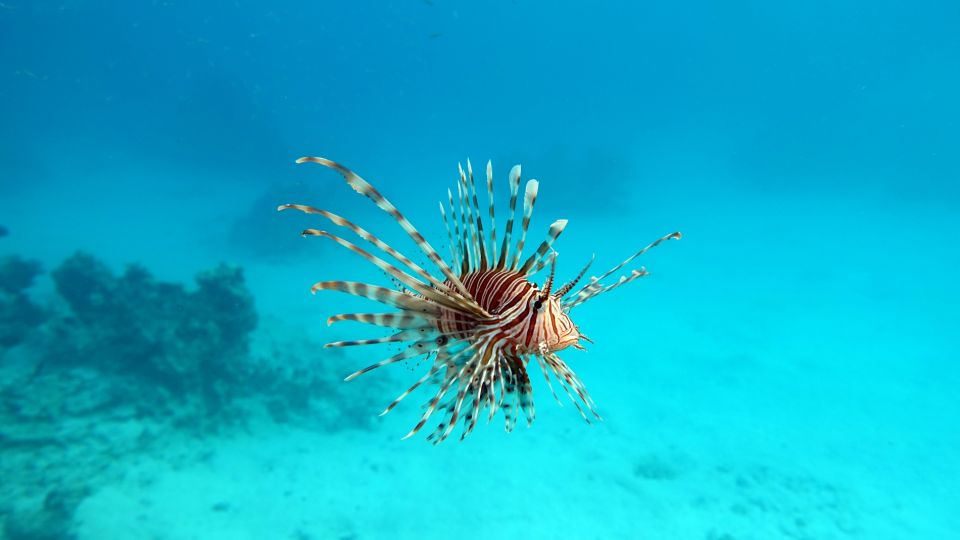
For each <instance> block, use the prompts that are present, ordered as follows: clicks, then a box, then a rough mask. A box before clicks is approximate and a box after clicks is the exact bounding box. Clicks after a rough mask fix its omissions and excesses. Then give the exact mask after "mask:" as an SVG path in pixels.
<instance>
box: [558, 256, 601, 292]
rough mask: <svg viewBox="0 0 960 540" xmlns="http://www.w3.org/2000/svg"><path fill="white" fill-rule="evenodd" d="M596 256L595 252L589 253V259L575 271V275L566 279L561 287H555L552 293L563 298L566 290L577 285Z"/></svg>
mask: <svg viewBox="0 0 960 540" xmlns="http://www.w3.org/2000/svg"><path fill="white" fill-rule="evenodd" d="M596 257H597V256H596V254H594V255H591V256H590V260H589V261H587V264H585V265H584V267H583V268H581V269H580V271H579V272H577V275H576V276H574V278H573V279H571V280H570V281H568V282H567V283H566V284H564V286H563V287H560V288H559V289H557V292H555V293H554V294H553V295H554V296H556V297H557V298H563V297H564V296H566V295H567V293H568V292H570V291H571V290H572V289H573V288H574V287H576V286H577V283H579V282H580V280H581V279H582V278H583V276H584V274H586V273H587V270H589V269H590V265H592V264H593V260H594V259H595V258H596Z"/></svg>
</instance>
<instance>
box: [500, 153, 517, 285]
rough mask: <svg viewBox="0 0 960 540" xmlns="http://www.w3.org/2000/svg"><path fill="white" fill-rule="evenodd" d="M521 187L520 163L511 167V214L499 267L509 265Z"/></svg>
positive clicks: (501, 250)
mask: <svg viewBox="0 0 960 540" xmlns="http://www.w3.org/2000/svg"><path fill="white" fill-rule="evenodd" d="M519 189H520V165H514V166H513V168H512V169H510V215H509V216H508V217H507V229H506V231H505V232H504V237H503V244H502V245H501V247H500V260H499V261H498V262H497V268H506V267H507V258H508V257H509V251H510V235H511V233H512V232H513V218H514V215H515V214H516V213H517V192H518V190H519Z"/></svg>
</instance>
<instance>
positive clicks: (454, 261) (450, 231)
mask: <svg viewBox="0 0 960 540" xmlns="http://www.w3.org/2000/svg"><path fill="white" fill-rule="evenodd" d="M440 217H442V218H443V227H444V228H445V229H447V241H448V242H450V262H451V263H452V264H453V266H454V268H456V267H459V266H460V265H459V264H458V262H459V259H458V258H457V248H456V247H455V244H454V243H453V229H451V228H450V221H449V220H448V219H447V211H446V209H444V207H443V201H440Z"/></svg>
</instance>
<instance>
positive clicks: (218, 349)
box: [45, 253, 257, 413]
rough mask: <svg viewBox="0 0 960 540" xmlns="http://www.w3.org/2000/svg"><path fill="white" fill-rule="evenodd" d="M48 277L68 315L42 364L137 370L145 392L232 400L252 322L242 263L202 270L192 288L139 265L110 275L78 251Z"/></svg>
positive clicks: (207, 402) (54, 331)
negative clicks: (152, 273)
mask: <svg viewBox="0 0 960 540" xmlns="http://www.w3.org/2000/svg"><path fill="white" fill-rule="evenodd" d="M52 276H53V281H54V284H55V285H56V289H57V291H58V293H59V294H60V296H62V297H63V299H64V300H65V301H66V303H67V305H68V306H69V313H67V314H65V315H64V316H63V317H61V318H60V319H59V320H57V321H55V323H54V324H51V325H50V329H49V330H50V337H51V339H50V340H49V346H48V348H47V350H46V355H45V360H46V361H47V362H49V363H51V364H55V365H65V366H70V365H86V366H94V367H97V368H98V369H101V370H103V371H106V372H109V373H115V374H120V375H128V376H136V377H139V378H140V379H141V380H143V381H149V382H150V383H151V384H150V385H148V386H147V387H146V388H145V389H144V392H145V396H144V397H145V398H147V397H148V396H149V397H150V398H153V399H154V400H157V401H163V397H164V396H163V394H164V393H169V394H173V395H178V396H180V397H181V398H183V397H189V398H197V399H199V400H200V401H201V402H202V403H203V404H204V406H205V407H206V409H207V412H208V413H215V412H218V411H219V410H220V409H222V408H223V407H224V406H225V405H226V403H227V402H228V401H229V398H230V396H229V394H231V389H232V388H233V386H235V383H236V381H237V379H238V378H239V377H241V376H242V372H243V366H242V364H243V361H244V359H245V355H246V354H247V350H248V346H249V336H250V333H251V332H252V331H253V330H254V328H256V325H257V314H256V310H255V308H254V305H253V296H252V295H251V294H250V292H249V291H248V290H247V288H246V285H245V283H244V279H243V272H242V270H241V269H239V268H233V267H230V266H227V265H221V266H219V267H217V268H215V269H213V270H210V271H207V272H202V273H200V274H198V275H197V276H196V283H197V288H196V290H193V291H187V290H186V289H185V288H184V287H183V286H181V285H179V284H174V283H165V282H161V281H158V280H156V279H155V278H154V277H153V276H152V275H151V274H150V273H149V272H148V271H147V270H146V269H145V268H143V267H142V266H138V265H131V266H128V267H127V269H126V271H125V272H124V273H123V274H122V275H121V276H119V277H118V276H115V275H113V273H112V272H111V271H110V270H109V269H108V268H107V267H106V266H105V265H104V264H103V263H102V262H100V261H98V260H97V259H96V258H94V257H93V256H91V255H88V254H84V253H78V254H76V255H74V256H72V257H70V258H69V259H67V260H66V261H64V262H63V263H62V264H61V265H60V266H59V267H58V268H56V269H55V270H54V271H53V273H52ZM156 385H159V386H160V388H159V389H158V388H156V387H155V386H156ZM166 409H167V407H165V406H162V405H161V407H160V410H159V411H158V412H160V413H163V412H164V411H165V410H166Z"/></svg>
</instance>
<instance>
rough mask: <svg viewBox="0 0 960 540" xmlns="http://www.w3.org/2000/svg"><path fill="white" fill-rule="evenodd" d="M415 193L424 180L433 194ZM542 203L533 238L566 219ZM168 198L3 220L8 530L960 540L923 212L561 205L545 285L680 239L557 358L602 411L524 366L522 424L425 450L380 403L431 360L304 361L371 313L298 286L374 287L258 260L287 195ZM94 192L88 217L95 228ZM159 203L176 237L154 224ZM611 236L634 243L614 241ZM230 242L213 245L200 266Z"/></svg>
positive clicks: (332, 253) (600, 307) (764, 200)
mask: <svg viewBox="0 0 960 540" xmlns="http://www.w3.org/2000/svg"><path fill="white" fill-rule="evenodd" d="M304 174H309V175H311V181H312V180H313V179H314V178H313V177H312V175H318V176H319V177H320V178H319V179H316V180H317V182H318V183H321V184H322V183H323V182H327V183H326V184H323V185H325V186H329V187H331V189H333V188H336V189H340V188H342V190H343V191H344V192H347V193H346V194H345V195H344V196H343V198H342V199H337V200H336V204H337V205H339V207H340V208H341V209H354V210H353V211H352V213H351V214H350V215H352V216H354V217H356V218H357V220H358V221H364V222H367V221H373V222H375V223H379V227H380V229H379V230H383V229H384V228H386V229H389V228H390V227H391V226H392V225H391V224H390V223H389V221H378V220H379V219H380V217H379V216H378V215H377V214H375V213H374V211H373V210H372V206H371V205H368V204H367V201H365V200H363V198H361V197H357V196H353V194H352V193H349V190H348V189H347V188H346V187H345V186H343V185H342V184H340V182H339V180H337V179H336V178H335V177H334V176H333V175H332V174H331V173H328V172H327V171H320V170H310V171H309V172H305V173H304ZM324 174H327V175H328V176H323V175H324ZM430 185H431V187H435V186H436V187H438V189H437V191H438V192H440V191H439V186H441V185H442V184H441V183H440V182H439V180H438V181H437V182H432V183H431V184H430ZM391 186H392V187H391ZM549 186H550V183H549V181H548V180H544V182H543V184H542V197H543V199H544V201H545V202H544V203H543V205H544V206H543V209H541V214H547V215H540V216H539V220H535V224H534V228H533V229H534V230H540V229H539V228H537V227H538V226H541V225H544V224H545V223H549V220H550V219H551V218H554V217H559V216H555V215H552V214H554V213H555V212H556V207H555V206H551V203H550V202H549V200H550V196H551V190H550V187H549ZM157 189H158V190H159V191H158V192H157V193H156V194H154V195H155V196H154V197H153V200H155V201H160V202H158V204H157V205H156V208H155V209H149V208H148V209H145V210H144V211H143V212H140V213H138V214H136V216H132V215H131V216H130V220H131V221H133V223H130V226H131V227H132V228H134V229H135V230H136V231H137V233H136V235H127V234H126V233H125V232H124V231H122V230H118V231H117V234H116V235H115V236H113V237H111V236H104V235H102V234H100V235H95V234H89V232H90V231H91V230H94V229H96V227H97V226H98V225H97V224H96V223H87V222H84V221H83V220H76V221H75V223H76V224H77V225H76V227H72V228H69V229H67V230H60V231H52V230H48V229H46V228H44V227H42V222H41V218H39V217H36V216H34V215H32V214H31V213H30V212H29V211H28V210H27V209H29V208H31V207H35V205H39V204H44V205H46V207H47V208H49V209H50V211H51V212H54V213H58V212H59V213H60V215H61V216H62V217H63V219H64V220H65V221H66V222H70V218H71V217H72V216H76V215H77V210H75V209H74V207H73V200H72V197H71V196H70V194H69V193H66V194H63V196H62V198H61V199H58V200H51V199H50V198H48V197H46V196H45V194H41V193H40V192H39V191H38V192H37V193H31V192H30V191H24V192H22V193H20V194H19V199H18V200H19V203H20V204H18V206H17V208H14V209H9V208H8V209H7V210H8V211H9V213H8V214H7V216H8V217H9V218H10V222H9V224H5V225H7V226H8V228H9V231H10V235H9V236H8V237H5V238H2V239H0V242H3V243H4V244H3V246H2V250H3V253H4V254H6V255H5V258H4V259H3V260H2V264H0V276H2V278H3V280H2V284H3V286H2V288H0V289H2V290H0V325H2V327H0V386H2V387H0V400H2V401H0V406H2V408H0V426H2V427H0V442H2V450H0V451H2V459H0V476H2V478H3V487H2V491H3V497H2V502H0V504H2V506H0V523H2V527H0V538H7V539H10V540H21V539H48V538H76V539H83V540H87V539H91V540H92V539H104V538H156V539H187V538H203V539H216V538H223V539H237V538H250V539H260V538H286V539H301V540H302V539H325V538H336V539H373V538H398V539H403V538H418V539H419V538H450V537H451V534H453V533H452V532H451V531H454V532H455V536H456V537H457V538H504V537H512V536H523V537H524V538H597V539H607V538H631V539H632V538H650V539H661V538H662V539H690V540H751V539H753V540H773V539H793V540H797V539H810V540H813V539H817V540H821V539H870V540H875V539H904V538H942V539H947V538H952V535H953V534H954V533H955V532H956V531H957V530H960V518H958V517H957V516H958V515H960V514H958V513H957V512H956V508H957V499H956V490H955V488H956V479H957V478H960V462H958V459H957V456H958V455H960V454H958V452H960V439H958V437H957V433H958V431H957V429H956V428H957V418H958V415H960V406H958V400H957V399H956V388H957V386H958V383H960V377H958V371H957V368H956V365H955V360H956V357H955V353H956V348H955V347H954V346H953V345H955V343H954V339H955V337H954V336H953V335H952V333H951V332H953V331H954V330H955V328H956V326H955V325H956V323H957V315H956V313H955V312H954V310H953V308H952V307H950V306H955V305H957V303H956V302H957V300H958V299H960V295H958V288H957V285H956V284H955V283H951V282H948V281H946V280H945V272H946V269H947V268H949V267H950V264H953V263H955V262H956V254H953V253H947V252H945V251H944V250H943V249H941V248H942V245H941V244H940V240H939V237H940V236H942V235H944V234H948V233H950V234H956V233H957V232H958V231H957V229H956V223H955V219H954V217H953V216H952V214H951V212H950V210H949V208H948V207H946V206H944V205H940V204H938V203H937V202H935V201H925V202H913V203H911V204H907V203H905V202H904V201H902V200H896V197H894V196H891V195H890V194H882V193H881V194H879V195H878V196H877V197H876V198H875V199H872V200H863V199H853V198H850V199H845V198H843V196H842V194H839V195H838V194H836V193H834V194H832V197H831V198H830V199H829V200H827V199H818V196H817V194H816V193H804V194H796V195H795V196H793V197H790V198H784V197H782V196H780V195H777V196H770V197H765V196H762V195H756V194H755V195H752V196H751V197H749V198H745V197H742V196H738V197H737V198H736V200H733V199H726V200H724V201H723V204H718V200H719V199H718V193H720V191H721V188H719V187H718V188H717V191H716V192H709V191H707V192H702V193H699V194H697V193H691V194H688V195H687V196H685V197H683V198H678V197H675V196H673V195H672V194H671V193H669V191H668V190H664V191H663V192H662V193H653V194H651V193H650V192H649V190H647V191H646V193H645V194H644V195H643V196H644V197H647V200H648V204H647V205H646V206H645V208H644V212H643V218H642V219H639V220H638V219H637V218H636V217H635V216H636V214H631V213H630V212H622V213H620V215H619V216H617V215H613V214H611V215H601V214H599V213H597V212H592V213H590V212H589V211H587V210H581V211H579V212H575V213H573V215H567V216H566V217H570V218H571V225H570V229H569V233H567V235H566V236H565V237H564V238H562V239H561V241H560V242H559V243H558V245H557V247H558V250H559V251H560V252H561V253H562V257H561V259H560V261H561V270H560V271H561V273H563V272H568V273H571V274H572V273H573V272H574V271H575V270H576V268H578V267H579V265H580V263H581V261H582V260H584V259H586V258H588V257H589V256H590V254H591V253H593V252H597V253H598V257H599V259H600V260H599V261H598V265H601V266H606V265H607V264H608V263H609V264H613V263H615V262H617V261H618V260H619V259H620V258H621V257H623V256H625V255H626V254H628V253H629V252H630V251H631V250H632V249H634V248H638V247H640V245H641V244H643V243H645V242H644V241H646V240H648V239H653V238H654V237H656V236H659V235H660V234H662V233H664V232H668V231H669V230H671V229H672V228H674V227H676V228H681V229H682V230H683V231H684V233H685V235H686V236H685V238H684V240H683V241H682V242H675V243H670V245H665V246H662V247H660V248H658V249H657V250H656V251H655V252H651V253H650V255H649V257H647V260H645V261H644V264H645V265H646V266H647V268H648V269H649V270H650V271H651V272H652V273H651V275H650V276H649V277H648V278H645V279H643V280H641V281H639V282H637V283H634V284H631V285H630V286H629V288H624V289H623V290H621V291H618V293H619V294H611V295H609V296H607V297H602V298H598V299H597V300H596V301H593V302H591V303H590V304H588V305H586V306H584V307H583V308H582V309H580V308H578V309H577V310H575V312H574V315H575V320H576V321H577V323H578V324H580V326H581V329H582V330H583V331H584V332H585V333H586V334H587V335H589V336H590V337H591V338H592V339H593V340H594V341H595V342H596V344H595V345H591V346H590V347H589V349H590V350H589V352H586V353H582V352H572V353H570V354H565V355H564V356H565V357H566V358H567V359H568V362H569V363H570V364H571V366H572V367H573V368H574V369H575V370H576V371H577V372H578V373H579V374H580V376H581V378H582V379H583V380H584V381H585V383H586V385H587V387H588V388H589V389H590V391H591V393H592V395H593V397H594V399H595V400H596V401H597V403H598V405H599V407H600V412H601V413H602V414H603V416H604V418H605V421H604V422H602V423H599V424H596V425H592V426H588V425H586V424H584V423H583V422H582V420H581V419H580V417H579V415H578V414H577V413H576V411H575V409H574V408H573V407H570V406H565V407H558V406H557V405H556V403H554V402H553V400H552V399H551V398H550V396H549V392H548V391H546V388H545V387H544V385H543V383H542V378H541V377H540V376H539V375H536V376H535V377H533V380H534V385H535V395H536V396H537V411H538V416H537V421H536V423H535V424H534V426H533V427H532V428H531V429H525V428H522V427H521V428H520V429H518V430H517V431H515V432H514V433H511V434H506V433H504V431H503V429H502V424H501V423H500V418H499V417H498V419H497V420H495V421H494V422H493V423H492V424H490V425H487V426H479V427H478V429H477V430H476V431H475V432H474V434H473V435H472V436H471V437H470V438H468V439H467V440H466V441H464V442H457V441H456V438H453V439H452V440H451V441H449V442H447V443H444V444H442V445H440V446H438V447H433V446H431V445H430V444H428V443H427V442H425V441H423V440H422V438H421V437H415V438H413V439H411V440H406V441H401V440H400V437H401V436H402V435H403V434H404V433H406V432H407V430H408V429H409V428H410V427H411V426H412V425H413V423H415V421H416V418H417V417H418V416H419V404H420V403H422V402H423V401H425V400H426V399H427V394H426V393H419V394H417V395H415V396H414V399H408V400H407V401H405V402H404V403H403V404H402V405H401V406H400V407H398V408H397V409H396V410H395V411H393V412H392V413H390V414H389V415H387V416H386V417H384V418H382V419H381V418H378V417H377V416H376V414H377V413H378V412H379V411H380V410H381V408H382V407H383V406H384V405H385V404H387V403H389V401H390V400H392V399H393V398H394V397H395V396H396V395H397V394H398V393H399V392H400V391H402V390H403V389H404V388H406V386H408V385H409V383H410V382H412V381H413V380H414V379H415V378H417V376H418V374H419V373H421V372H422V370H424V369H425V366H423V365H419V366H418V365H417V364H416V363H411V364H410V365H406V366H401V365H398V366H392V367H391V368H389V369H384V370H380V371H381V372H375V373H371V374H370V375H368V376H364V377H362V378H360V379H358V380H356V381H352V382H350V383H344V382H342V381H341V378H342V377H343V376H344V375H345V374H347V373H349V372H351V371H353V370H354V369H356V368H358V367H361V366H363V365H367V364H368V363H372V361H374V360H376V359H379V358H380V357H382V356H384V351H383V350H380V351H369V350H360V349H357V350H349V351H346V352H336V353H334V352H331V351H330V350H324V349H322V348H321V344H322V343H323V342H325V341H330V340H332V339H334V338H338V337H340V336H343V335H354V334H353V332H354V330H353V329H351V328H337V327H336V326H335V327H332V328H327V327H326V326H325V325H324V324H323V321H324V319H325V317H326V316H327V315H330V314H332V313H334V312H339V311H346V310H350V309H351V308H353V307H356V306H357V305H362V304H361V303H355V302H348V301H346V300H344V299H342V298H340V297H338V296H336V295H334V294H332V293H330V294H328V295H319V296H316V297H311V296H310V295H309V294H308V288H309V285H310V284H311V283H312V282H313V281H315V280H317V279H321V278H325V279H327V278H346V277H354V275H358V276H360V277H364V278H369V279H375V280H376V279H378V276H377V275H376V274H375V273H373V272H370V271H367V270H357V268H358V265H357V260H356V259H354V258H351V256H350V254H344V253H340V252H338V251H336V250H335V249H333V247H331V246H330V245H326V244H322V243H320V242H314V240H300V242H303V243H302V244H297V251H295V252H293V254H289V253H286V252H285V251H284V250H279V252H278V253H273V254H271V255H263V256H256V257H255V256H252V255H250V252H251V250H262V251H264V252H269V251H270V250H271V249H272V248H273V247H274V244H275V242H280V240H276V241H275V240H273V239H272V237H271V236H270V235H264V234H260V235H259V236H258V235H255V234H252V235H249V236H247V235H243V234H240V235H237V234H235V232H236V227H241V229H242V230H250V231H252V230H255V229H257V228H261V229H266V230H270V231H278V232H277V234H278V235H286V234H289V235H292V236H294V237H295V236H296V233H297V232H298V231H299V230H300V228H301V227H302V225H303V223H302V222H299V221H297V220H296V218H294V219H293V220H290V221H287V220H286V219H285V218H287V216H284V215H280V216H277V215H275V214H273V213H272V212H273V210H272V206H273V204H274V203H279V202H289V201H288V200H285V198H286V196H287V195H283V197H284V200H270V201H269V202H270V204H265V203H264V199H272V197H270V196H261V195H258V194H256V193H243V192H239V191H238V192H237V193H234V194H233V195H232V197H234V199H231V200H227V201H221V203H222V204H223V205H224V208H223V209H222V210H220V211H218V212H216V213H215V215H213V216H210V215H206V214H204V212H203V209H204V208H206V205H207V202H206V201H205V200H202V198H199V197H198V199H197V200H196V201H195V202H188V203H186V204H185V203H184V202H183V199H180V198H177V197H176V196H174V195H170V194H166V193H164V192H163V188H157ZM624 189H628V190H629V189H633V188H630V187H625V188H624ZM637 189H639V188H637ZM384 191H386V192H388V193H390V194H397V198H398V199H401V203H402V204H401V206H402V207H403V208H404V209H405V210H406V211H407V213H408V214H409V215H411V216H413V217H415V218H416V221H417V222H419V223H425V225H423V227H424V228H425V229H427V231H428V233H429V234H428V236H431V235H433V236H435V234H436V233H438V232H439V231H440V228H439V226H438V225H439V218H438V216H436V215H435V214H434V213H433V212H434V211H433V209H434V205H435V203H433V202H432V199H431V200H423V199H418V198H417V197H415V196H414V195H415V194H411V193H409V192H407V193H405V190H403V189H401V188H398V184H396V183H394V184H390V183H387V184H385V187H384ZM118 196H119V195H118ZM168 196H169V201H170V204H169V205H165V204H163V202H162V201H164V197H168ZM305 196H306V197H307V200H303V201H302V202H314V201H311V200H309V198H310V196H311V194H310V193H309V190H307V191H306V192H305ZM277 197H280V195H277ZM636 197H637V199H639V197H640V195H639V194H637V195H636ZM649 199H653V200H652V201H650V200H649ZM174 201H176V202H175V203H174ZM242 201H246V203H243V202H242ZM250 201H256V202H255V203H251V202H250ZM328 202H329V201H328ZM814 202H815V204H816V206H817V209H818V210H817V211H818V218H817V219H815V220H812V219H809V213H808V208H809V206H810V204H813V203H814ZM97 205H98V203H97V202H96V201H92V200H91V201H87V204H85V205H84V207H83V213H84V214H91V215H100V214H98V213H100V212H109V211H110V208H109V204H108V203H107V202H104V203H102V206H99V207H98V206H97ZM174 205H177V208H178V212H179V216H180V218H179V219H178V220H176V222H175V223H171V221H170V220H165V219H164V216H163V214H164V212H165V210H164V209H165V208H170V207H173V206H174ZM191 205H194V207H191ZM251 205H252V206H251ZM236 208H251V210H250V212H249V214H246V213H244V212H239V214H240V216H241V218H242V216H244V215H255V216H256V215H259V212H262V213H263V216H266V217H264V218H263V219H260V218H257V219H255V220H253V221H252V223H253V224H254V225H251V224H250V223H247V222H244V221H242V219H241V218H237V217H229V216H230V213H231V212H233V211H235V210H236ZM228 210H229V211H228ZM343 213H344V214H347V212H346V211H344V212H343ZM273 220H276V221H273ZM238 224H239V225H238ZM278 224H279V225H278ZM541 228H542V227H541ZM623 230H629V231H630V234H629V235H628V236H629V238H625V237H624V235H622V234H614V232H615V231H623ZM934 230H937V231H941V235H938V236H931V235H928V234H925V233H926V232H927V231H934ZM24 231H31V232H29V233H25V232H24ZM197 231H203V234H197ZM841 231H842V232H841ZM25 236H27V237H29V238H28V239H26V240H24V237H25ZM18 237H19V238H18ZM135 237H136V238H140V239H150V241H149V242H143V241H137V242H135V241H132V239H134V238H135ZM278 237H279V236H278ZM251 238H252V239H251ZM228 239H232V240H228ZM45 240H49V242H45ZM298 240H299V239H298ZM221 241H222V242H224V244H223V245H224V246H228V247H221V248H220V249H210V246H212V245H217V244H215V242H221ZM291 245H292V244H291ZM38 246H43V247H42V248H40V247H38ZM893 246H899V247H898V248H897V249H893ZM77 248H80V249H81V251H79V252H74V250H75V249H77ZM224 259H226V260H231V261H235V262H234V263H233V264H225V265H221V264H219V261H221V260H224ZM236 261H239V262H236ZM126 263H136V264H134V265H132V266H126V265H125V264H126Z"/></svg>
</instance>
